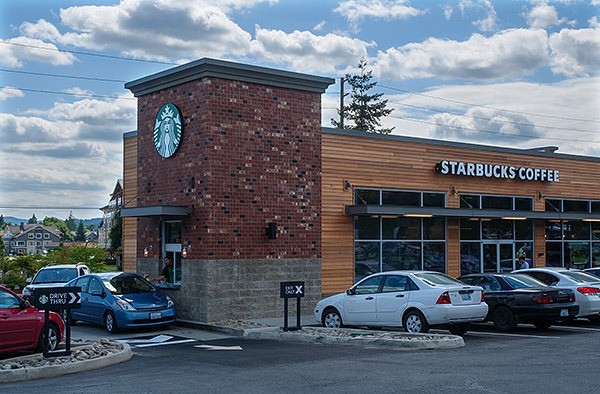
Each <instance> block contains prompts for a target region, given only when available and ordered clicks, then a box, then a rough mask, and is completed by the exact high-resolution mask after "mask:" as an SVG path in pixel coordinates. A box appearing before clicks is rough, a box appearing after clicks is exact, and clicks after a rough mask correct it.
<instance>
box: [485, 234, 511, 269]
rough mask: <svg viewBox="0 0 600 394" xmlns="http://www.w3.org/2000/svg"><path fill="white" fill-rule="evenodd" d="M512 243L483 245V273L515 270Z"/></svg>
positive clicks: (498, 242)
mask: <svg viewBox="0 0 600 394" xmlns="http://www.w3.org/2000/svg"><path fill="white" fill-rule="evenodd" d="M514 255H515V254H514V244H513V243H512V242H500V241H492V242H484V243H483V272H511V271H513V270H514V269H515V259H514V258H513V256H514Z"/></svg>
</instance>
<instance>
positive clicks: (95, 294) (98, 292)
mask: <svg viewBox="0 0 600 394" xmlns="http://www.w3.org/2000/svg"><path fill="white" fill-rule="evenodd" d="M90 294H91V295H93V296H96V297H102V298H104V297H106V293H105V292H104V291H93V292H91V293H90Z"/></svg>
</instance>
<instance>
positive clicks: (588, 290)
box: [577, 287, 600, 295]
mask: <svg viewBox="0 0 600 394" xmlns="http://www.w3.org/2000/svg"><path fill="white" fill-rule="evenodd" d="M577 291H578V292H580V293H581V294H585V295H589V294H598V293H600V289H598V288H596V287H578V288H577Z"/></svg>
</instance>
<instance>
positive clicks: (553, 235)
mask: <svg viewBox="0 0 600 394" xmlns="http://www.w3.org/2000/svg"><path fill="white" fill-rule="evenodd" d="M562 235H563V230H562V223H561V222H560V220H546V240H562V238H563V236H562Z"/></svg>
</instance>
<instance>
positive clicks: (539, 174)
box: [435, 160, 559, 182]
mask: <svg viewBox="0 0 600 394" xmlns="http://www.w3.org/2000/svg"><path fill="white" fill-rule="evenodd" d="M435 169H436V171H437V172H439V173H440V174H442V175H459V176H470V177H476V178H495V179H517V180H521V181H540V182H558V181H559V171H558V170H554V169H550V168H530V167H515V166H507V165H502V164H482V163H469V162H463V161H450V160H442V161H440V162H439V163H437V164H436V165H435Z"/></svg>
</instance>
